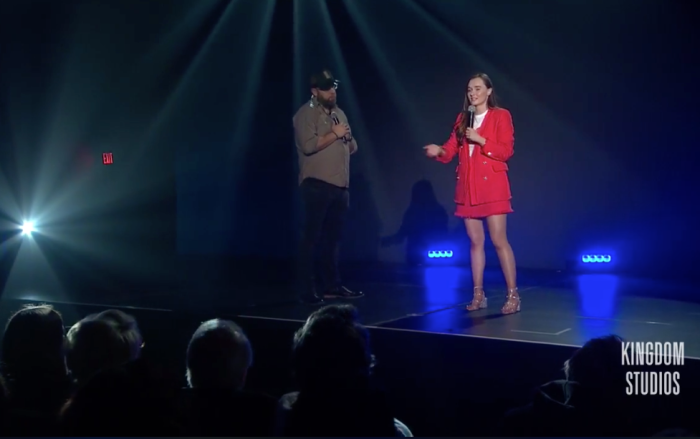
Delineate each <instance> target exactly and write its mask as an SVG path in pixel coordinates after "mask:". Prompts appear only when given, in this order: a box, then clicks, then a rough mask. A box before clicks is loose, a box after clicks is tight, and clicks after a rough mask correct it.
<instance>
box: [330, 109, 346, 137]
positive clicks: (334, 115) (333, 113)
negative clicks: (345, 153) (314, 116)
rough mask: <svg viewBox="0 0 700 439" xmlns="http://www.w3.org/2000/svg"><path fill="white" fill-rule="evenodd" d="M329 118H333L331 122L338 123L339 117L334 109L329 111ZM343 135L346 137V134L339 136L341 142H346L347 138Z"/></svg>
mask: <svg viewBox="0 0 700 439" xmlns="http://www.w3.org/2000/svg"><path fill="white" fill-rule="evenodd" d="M331 119H333V123H334V124H336V125H340V119H339V118H338V115H337V114H336V113H335V111H333V112H332V113H331ZM345 137H346V136H343V137H341V139H343V142H347V141H348V139H346V138H345Z"/></svg>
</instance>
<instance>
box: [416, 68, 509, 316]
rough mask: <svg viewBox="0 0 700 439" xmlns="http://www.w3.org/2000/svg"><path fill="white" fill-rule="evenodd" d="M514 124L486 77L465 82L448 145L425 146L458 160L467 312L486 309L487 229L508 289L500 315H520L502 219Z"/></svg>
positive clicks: (506, 207) (442, 157) (447, 158)
mask: <svg viewBox="0 0 700 439" xmlns="http://www.w3.org/2000/svg"><path fill="white" fill-rule="evenodd" d="M470 106H472V107H473V108H472V109H473V110H474V123H473V128H471V127H470V126H469V119H470V115H469V111H468V110H469V107H470ZM513 142H514V137H513V119H512V118H511V115H510V112H509V111H508V110H506V109H504V108H499V107H498V105H497V104H496V97H495V95H494V94H493V84H492V83H491V79H489V77H488V76H487V75H486V74H483V73H480V74H478V75H474V76H473V77H471V78H470V79H469V83H468V84H467V89H466V92H465V96H464V109H463V110H462V112H461V113H460V114H459V115H458V116H457V121H456V122H455V124H454V128H453V129H452V134H451V135H450V138H449V140H448V141H447V142H446V143H445V144H444V145H442V146H439V145H428V146H426V147H424V148H423V149H424V150H425V152H426V155H427V156H428V157H430V158H435V159H436V160H438V161H440V162H442V163H449V162H450V161H452V159H453V158H454V156H457V157H458V160H459V164H458V165H457V189H456V191H455V202H456V203H457V210H456V212H455V215H456V216H458V217H460V218H464V224H465V226H466V228H467V235H469V239H470V241H471V249H470V253H471V266H472V279H473V281H474V298H473V299H472V301H471V303H469V305H467V310H468V311H476V310H478V309H482V308H486V304H487V300H486V296H485V294H484V287H483V285H484V267H485V265H486V255H485V253H484V241H485V235H484V225H483V221H484V219H485V220H486V224H487V226H488V228H489V235H490V236H491V241H492V242H493V245H494V247H495V248H496V252H497V253H498V259H499V261H500V262H501V269H502V270H503V275H504V276H505V279H506V284H507V285H508V294H507V296H506V303H505V304H504V305H503V308H502V309H501V312H503V313H504V314H513V313H516V312H518V311H520V296H519V294H518V288H517V285H516V274H515V257H514V256H513V249H512V248H511V247H510V244H509V243H508V238H507V236H506V215H507V214H509V213H512V212H513V209H512V208H511V204H510V199H511V193H510V182H509V180H508V172H507V171H508V164H507V162H508V160H509V159H510V158H511V157H512V156H513Z"/></svg>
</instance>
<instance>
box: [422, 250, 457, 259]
mask: <svg viewBox="0 0 700 439" xmlns="http://www.w3.org/2000/svg"><path fill="white" fill-rule="evenodd" d="M453 254H454V253H453V252H452V250H430V251H429V252H428V257H429V258H451V257H452V256H453Z"/></svg>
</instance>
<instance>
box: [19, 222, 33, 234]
mask: <svg viewBox="0 0 700 439" xmlns="http://www.w3.org/2000/svg"><path fill="white" fill-rule="evenodd" d="M21 228H22V235H31V234H32V232H33V231H34V223H33V222H31V221H25V222H24V224H22V227H21Z"/></svg>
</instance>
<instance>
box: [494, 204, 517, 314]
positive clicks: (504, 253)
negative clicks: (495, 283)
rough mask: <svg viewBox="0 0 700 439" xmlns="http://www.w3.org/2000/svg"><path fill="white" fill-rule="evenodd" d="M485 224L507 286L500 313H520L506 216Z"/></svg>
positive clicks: (500, 216)
mask: <svg viewBox="0 0 700 439" xmlns="http://www.w3.org/2000/svg"><path fill="white" fill-rule="evenodd" d="M486 223H487V225H488V228H489V235H490V236H491V242H493V246H494V247H495V248H496V254H498V260H499V261H500V263H501V270H502V271H503V277H505V279H506V284H507V285H508V294H507V296H506V303H505V304H504V305H503V309H502V310H501V312H503V314H513V313H515V312H518V311H520V295H519V294H518V284H517V278H516V269H515V255H513V249H512V248H511V246H510V243H509V242H508V236H507V234H506V215H494V216H490V217H488V218H486Z"/></svg>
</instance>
